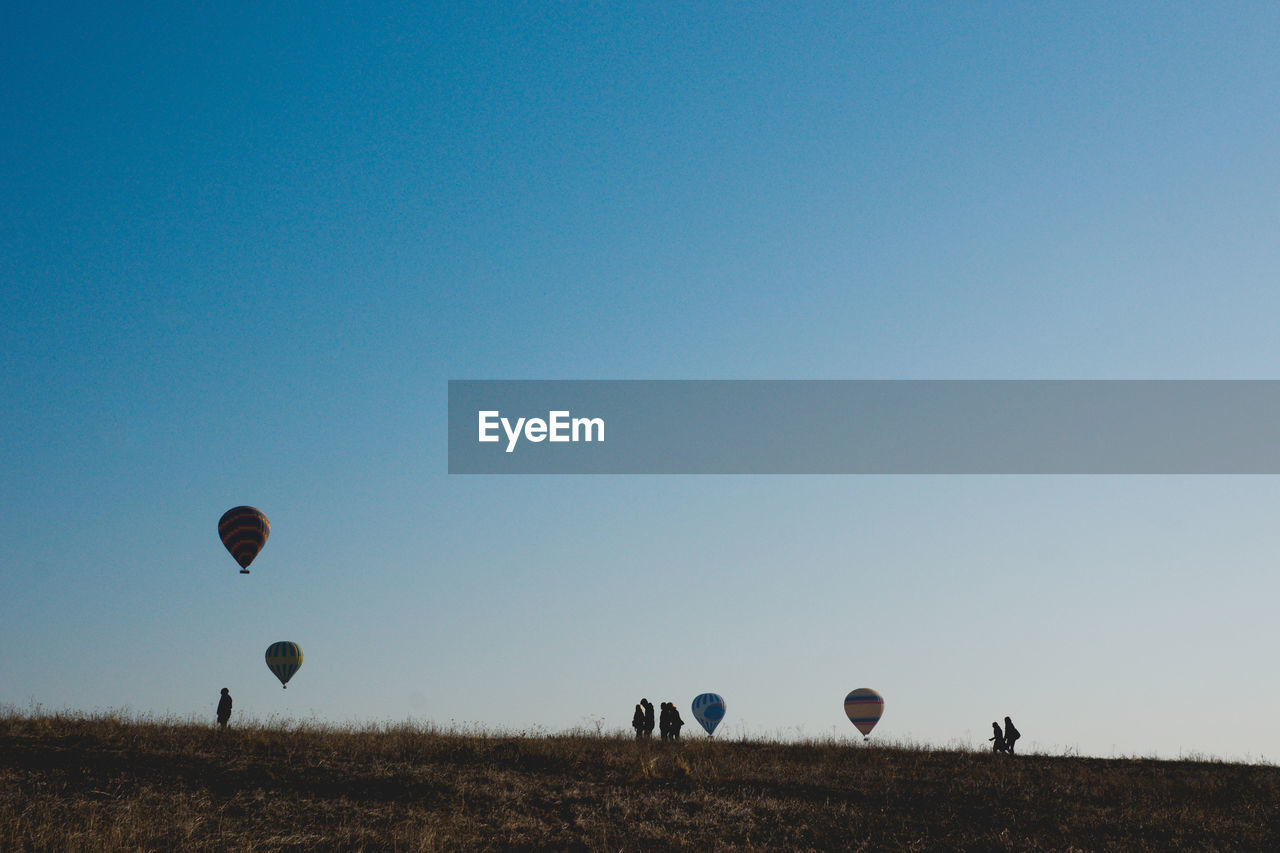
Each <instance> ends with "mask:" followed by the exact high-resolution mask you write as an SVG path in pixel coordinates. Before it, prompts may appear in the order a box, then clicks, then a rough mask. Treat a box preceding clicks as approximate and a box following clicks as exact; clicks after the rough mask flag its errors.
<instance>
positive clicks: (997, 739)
mask: <svg viewBox="0 0 1280 853" xmlns="http://www.w3.org/2000/svg"><path fill="white" fill-rule="evenodd" d="M991 731H993V732H995V734H994V735H992V736H991V737H989V738H987V740H989V741H994V743H992V744H991V751H992V752H1004V750H1005V745H1004V733H1003V732H1001V731H1000V724H999V723H992V724H991Z"/></svg>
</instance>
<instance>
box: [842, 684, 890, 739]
mask: <svg viewBox="0 0 1280 853" xmlns="http://www.w3.org/2000/svg"><path fill="white" fill-rule="evenodd" d="M844 713H845V715H846V716H847V717H848V718H849V722H851V723H853V725H854V727H855V728H857V730H858V731H860V732H862V736H863V738H866V737H867V736H868V735H870V734H871V730H872V729H874V728H875V727H876V723H878V722H880V715H881V714H883V713H884V697H883V696H881V695H880V694H879V693H877V692H876V691H874V690H872V689H871V688H870V687H859V688H858V689H857V690H851V691H849V695H848V696H846V697H844Z"/></svg>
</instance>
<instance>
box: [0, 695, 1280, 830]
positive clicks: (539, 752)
mask: <svg viewBox="0 0 1280 853" xmlns="http://www.w3.org/2000/svg"><path fill="white" fill-rule="evenodd" d="M1278 804H1280V768H1276V767H1271V766H1255V765H1241V764H1226V763H1217V762H1195V761H1178V762H1167V761H1153V760H1142V759H1083V758H1071V757H1057V756H1054V757H1049V756H1034V755H1029V756H1016V757H1013V758H1010V757H1008V756H997V755H991V754H989V753H985V752H980V753H974V752H964V751H952V750H932V749H928V748H921V747H865V746H861V745H855V744H852V743H848V742H830V743H823V742H809V743H775V742H762V741H714V742H713V741H708V740H707V739H705V738H702V737H698V736H695V737H690V738H687V739H686V740H685V742H684V743H682V744H679V745H676V744H663V743H662V742H661V741H652V742H648V743H637V742H636V741H634V740H633V739H630V738H627V737H621V736H619V737H611V736H599V735H594V734H572V735H563V736H536V737H534V736H530V737H525V736H506V735H497V734H467V733H452V732H441V731H437V730H434V729H431V728H424V727H419V726H399V727H382V728H376V727H375V728H361V729H354V728H345V729H344V728H333V727H323V726H313V725H295V724H268V725H262V724H254V725H250V726H247V727H239V728H234V727H233V728H232V729H228V730H227V731H226V732H225V733H218V732H217V731H215V730H214V729H213V728H212V727H208V728H206V727H202V726H196V725H191V724H187V723H172V722H153V721H129V720H123V719H120V718H117V717H114V716H109V715H107V716H95V717H74V716H63V715H54V716H23V715H17V714H12V713H10V714H5V715H3V716H0V850H22V849H56V850H104V849H106V850H110V849H117V850H118V849H130V850H135V849H144V850H165V849H184V850H226V849H241V850H258V851H268V850H299V851H301V850H324V849H341V850H359V849H367V850H457V849H468V850H509V849H539V848H540V849H549V850H552V849H553V850H573V849H582V850H586V849H591V850H654V849H675V848H686V847H687V848H697V849H708V850H710V849H757V850H759V849H773V850H805V849H812V850H831V849H853V850H858V849H865V850H882V849H917V850H938V849H982V850H1037V849H1038V850H1067V849H1071V848H1078V849H1087V850H1169V849H1175V848H1181V849H1205V850H1264V849H1280V806H1278Z"/></svg>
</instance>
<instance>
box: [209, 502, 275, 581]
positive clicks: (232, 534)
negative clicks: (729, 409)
mask: <svg viewBox="0 0 1280 853" xmlns="http://www.w3.org/2000/svg"><path fill="white" fill-rule="evenodd" d="M270 535H271V522H269V521H267V517H266V516H265V515H263V514H262V510H259V509H254V508H253V507H251V506H237V507H232V508H231V509H229V510H227V511H226V512H224V513H223V514H222V518H220V519H218V537H219V538H220V539H221V540H222V544H223V546H225V547H226V549H227V550H228V551H230V552H231V556H232V557H235V559H236V562H237V563H239V564H240V574H242V575H247V574H249V564H250V563H252V562H253V558H254V557H256V556H258V552H259V551H261V550H262V546H263V545H266V544H267V537H268V536H270Z"/></svg>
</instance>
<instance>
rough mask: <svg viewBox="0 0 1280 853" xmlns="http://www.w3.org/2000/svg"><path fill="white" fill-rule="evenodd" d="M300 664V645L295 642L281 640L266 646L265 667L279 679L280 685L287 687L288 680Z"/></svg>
mask: <svg viewBox="0 0 1280 853" xmlns="http://www.w3.org/2000/svg"><path fill="white" fill-rule="evenodd" d="M300 666H302V647H301V646H299V645H298V644H297V643H290V642H285V641H281V642H279V643H272V644H271V645H269V646H267V669H269V670H271V672H272V674H274V675H275V677H276V678H278V679H280V686H281V687H284V688H286V689H287V688H288V686H289V684H288V681H289V679H290V678H293V674H294V673H295V672H297V671H298V667H300Z"/></svg>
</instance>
